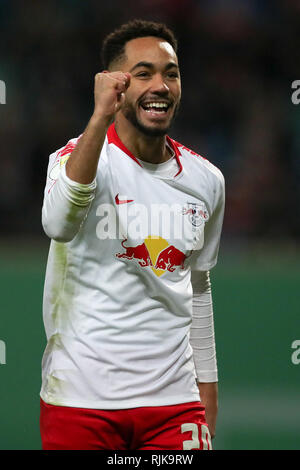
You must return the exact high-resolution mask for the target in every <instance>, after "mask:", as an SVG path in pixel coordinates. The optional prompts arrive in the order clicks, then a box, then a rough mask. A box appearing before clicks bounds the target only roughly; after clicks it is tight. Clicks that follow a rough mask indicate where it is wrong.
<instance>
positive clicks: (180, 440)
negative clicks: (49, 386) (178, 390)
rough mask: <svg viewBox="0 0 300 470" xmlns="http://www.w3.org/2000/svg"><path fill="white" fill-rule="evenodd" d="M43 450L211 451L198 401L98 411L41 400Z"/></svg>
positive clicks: (203, 411)
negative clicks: (52, 403) (49, 403)
mask: <svg viewBox="0 0 300 470" xmlns="http://www.w3.org/2000/svg"><path fill="white" fill-rule="evenodd" d="M40 430H41V437H42V447H43V449H44V450H48V449H49V450H59V449H60V450H71V449H72V450H73V449H76V450H154V449H155V450H210V449H211V448H212V446H211V439H210V434H209V430H208V426H207V424H206V422H205V408H204V406H203V405H202V404H201V403H200V402H192V403H183V404H181V405H171V406H155V407H143V408H130V409H125V410H94V409H88V408H71V407H67V406H54V405H48V404H47V403H45V402H44V401H43V400H42V399H41V414H40Z"/></svg>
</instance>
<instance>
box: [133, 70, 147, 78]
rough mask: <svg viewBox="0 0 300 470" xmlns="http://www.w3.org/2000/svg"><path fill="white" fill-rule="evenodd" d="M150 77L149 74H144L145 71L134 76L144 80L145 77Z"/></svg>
mask: <svg viewBox="0 0 300 470" xmlns="http://www.w3.org/2000/svg"><path fill="white" fill-rule="evenodd" d="M149 76H150V73H149V72H146V71H143V72H138V73H137V74H136V77H141V78H146V77H149Z"/></svg>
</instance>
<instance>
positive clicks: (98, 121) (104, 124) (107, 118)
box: [90, 110, 114, 130]
mask: <svg viewBox="0 0 300 470" xmlns="http://www.w3.org/2000/svg"><path fill="white" fill-rule="evenodd" d="M113 118H114V117H113V116H111V115H107V114H105V113H104V112H102V111H101V110H94V112H93V114H92V117H91V120H90V122H91V124H92V125H93V126H95V127H101V128H105V129H106V130H107V129H108V128H109V126H110V125H111V123H112V121H113Z"/></svg>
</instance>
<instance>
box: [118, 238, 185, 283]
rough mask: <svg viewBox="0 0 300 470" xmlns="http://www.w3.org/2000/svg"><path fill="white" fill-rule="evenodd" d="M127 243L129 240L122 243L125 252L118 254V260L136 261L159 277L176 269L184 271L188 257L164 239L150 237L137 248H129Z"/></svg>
mask: <svg viewBox="0 0 300 470" xmlns="http://www.w3.org/2000/svg"><path fill="white" fill-rule="evenodd" d="M126 242H127V239H125V240H123V241H122V242H121V245H122V247H123V248H124V249H125V252H123V253H117V254H116V257H117V258H123V259H129V260H136V261H137V262H138V263H139V265H140V266H142V267H146V266H149V267H151V269H152V271H153V272H154V273H155V274H156V276H158V277H159V276H161V275H162V274H164V273H165V272H167V271H169V272H173V271H175V269H176V268H179V269H184V261H185V258H186V255H185V254H184V253H183V252H182V251H180V250H179V249H178V248H176V247H175V246H174V245H169V243H168V242H167V241H166V240H165V239H164V238H161V237H157V236H151V235H150V236H149V237H147V238H146V239H145V240H144V242H143V243H141V244H139V245H137V246H128V245H127V244H126Z"/></svg>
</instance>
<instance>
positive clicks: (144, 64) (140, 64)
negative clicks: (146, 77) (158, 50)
mask: <svg viewBox="0 0 300 470" xmlns="http://www.w3.org/2000/svg"><path fill="white" fill-rule="evenodd" d="M138 67H146V68H148V69H154V64H152V63H151V62H144V61H142V62H138V63H137V64H135V65H134V66H133V67H132V68H131V69H130V70H129V72H133V71H134V70H135V69H137V68H138ZM173 67H175V68H176V69H179V67H178V65H177V64H176V63H175V62H169V63H168V64H167V65H166V67H165V70H169V69H171V68H173Z"/></svg>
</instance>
